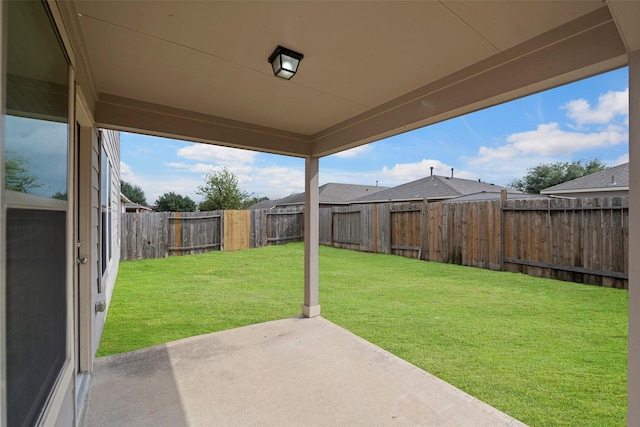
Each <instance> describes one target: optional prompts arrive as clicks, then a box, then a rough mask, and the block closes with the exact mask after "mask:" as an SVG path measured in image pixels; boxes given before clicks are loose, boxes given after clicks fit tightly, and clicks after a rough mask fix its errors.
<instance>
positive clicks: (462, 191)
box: [354, 175, 522, 203]
mask: <svg viewBox="0 0 640 427" xmlns="http://www.w3.org/2000/svg"><path fill="white" fill-rule="evenodd" d="M502 189H506V190H507V192H508V193H510V194H522V193H521V192H520V191H518V190H515V189H513V188H506V187H501V186H499V185H494V184H488V183H486V182H478V181H474V180H471V179H462V178H451V177H445V176H438V175H433V176H428V177H426V178H421V179H418V180H416V181H412V182H408V183H406V184H402V185H398V186H397V187H393V188H389V189H388V190H383V191H379V192H377V193H374V194H370V195H367V196H364V197H360V198H359V199H356V200H355V201H354V202H355V203H368V202H373V201H389V200H392V201H396V200H398V201H400V200H416V199H428V200H444V199H450V198H453V197H459V196H465V195H467V194H475V193H481V192H483V191H486V192H500V190H502Z"/></svg>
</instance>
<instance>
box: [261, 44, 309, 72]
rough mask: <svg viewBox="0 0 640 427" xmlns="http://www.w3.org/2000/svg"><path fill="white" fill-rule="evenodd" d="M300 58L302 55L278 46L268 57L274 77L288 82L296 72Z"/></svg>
mask: <svg viewBox="0 0 640 427" xmlns="http://www.w3.org/2000/svg"><path fill="white" fill-rule="evenodd" d="M302 58H304V55H303V54H301V53H298V52H294V51H292V50H289V49H287V48H286V47H282V46H278V47H277V48H276V50H274V51H273V53H272V54H271V56H270V57H269V63H270V64H271V67H272V68H273V74H274V75H275V76H277V77H280V78H283V79H285V80H290V79H291V77H293V76H294V75H295V74H296V71H298V65H299V64H300V61H301V60H302Z"/></svg>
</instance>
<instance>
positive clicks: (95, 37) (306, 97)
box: [60, 0, 638, 156]
mask: <svg viewBox="0 0 640 427" xmlns="http://www.w3.org/2000/svg"><path fill="white" fill-rule="evenodd" d="M60 5H61V8H62V9H65V11H66V16H67V17H71V18H72V20H73V22H70V25H73V24H74V23H76V20H77V22H79V28H80V31H79V33H80V37H79V40H78V41H77V44H78V45H82V46H81V47H80V46H79V47H78V49H79V50H84V51H86V52H88V57H89V61H88V66H87V68H88V73H89V74H92V75H93V79H94V82H93V85H94V86H95V88H96V89H95V90H96V92H97V94H95V96H96V97H97V98H98V101H99V102H98V103H97V106H96V119H97V121H98V122H100V124H101V125H104V126H109V127H113V128H118V129H126V130H134V131H141V132H145V133H151V134H158V135H164V136H172V137H182V138H184V139H190V140H198V141H203V142H212V143H221V144H223V145H231V146H239V147H240V146H242V147H245V148H253V149H258V150H263V151H271V152H281V153H285V154H293V155H301V156H304V155H311V154H313V155H325V154H329V153H331V152H336V151H339V150H342V149H346V148H350V147H352V146H356V145H359V144H362V143H366V142H369V141H371V140H375V139H378V138H380V137H384V136H387V135H390V134H394V133H397V132H401V131H406V130H409V129H412V128H415V127H417V126H422V125H424V124H429V123H433V122H435V121H438V120H442V119H445V118H448V117H452V116H454V115H456V114H461V113H464V112H466V111H470V110H472V109H474V108H481V107H484V106H487V105H490V104H494V103H496V102H502V101H505V100H507V99H511V98H513V97H515V96H522V95H525V94H527V93H532V92H534V91H537V90H542V89H545V88H547V87H551V86H553V85H557V84H561V83H566V82H569V81H571V80H573V79H576V78H582V77H586V76H588V75H591V74H594V73H597V72H603V71H606V70H608V69H611V68H614V67H618V66H622V65H624V64H625V63H626V62H625V61H626V55H625V53H626V48H625V44H624V43H625V42H626V43H627V44H628V42H627V41H626V40H625V39H624V37H622V36H621V35H620V34H619V31H620V28H619V27H617V26H616V22H615V21H614V19H613V18H612V16H611V13H610V10H609V7H608V6H607V4H605V3H603V2H602V1H600V0H594V1H570V2H569V1H518V2H502V1H498V2H484V1H411V2H401V1H381V2H354V1H353V2H352V1H346V2H314V1H300V2H280V1H273V2H271V1H264V2H242V1H235V2H205V1H161V2H153V1H124V2H118V1H90V2H75V4H70V3H66V2H63V3H60ZM74 7H75V9H74ZM629 13H632V14H633V13H636V14H637V13H638V7H635V8H631V12H628V11H626V12H624V16H628V15H629ZM71 18H67V19H71ZM635 22H637V21H635ZM629 28H632V29H633V30H630V31H635V26H633V25H629ZM277 45H283V46H285V47H288V48H290V49H293V50H296V51H299V52H301V53H303V54H304V59H303V61H302V62H301V65H300V68H299V72H298V74H297V75H296V76H295V77H294V78H293V79H292V80H290V81H285V80H282V79H278V78H276V77H274V76H273V74H272V72H271V68H270V65H269V63H268V62H267V58H268V57H269V55H270V54H271V52H272V51H273V50H274V48H275V47H276V46H277ZM547 59H548V60H549V61H550V62H549V63H545V60H547ZM506 73H508V74H506ZM505 75H506V76H507V77H505ZM465 82H466V84H467V85H465ZM471 83H474V84H473V85H472V86H469V85H470V84H471ZM470 87H472V88H473V89H472V90H470V89H469V88H470ZM474 92H477V93H474ZM415 101H419V102H421V103H419V104H416V105H417V107H415V106H412V102H415ZM195 122H197V123H195Z"/></svg>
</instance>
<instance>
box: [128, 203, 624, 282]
mask: <svg viewBox="0 0 640 427" xmlns="http://www.w3.org/2000/svg"><path fill="white" fill-rule="evenodd" d="M628 206H629V204H628V198H621V197H614V198H602V199H597V198H593V199H575V200H570V199H550V200H507V201H505V202H501V201H478V202H456V203H449V202H435V203H427V202H424V201H423V202H411V203H378V204H362V205H351V206H347V207H331V208H321V209H320V216H319V231H320V244H322V245H328V246H333V247H336V248H345V249H353V250H358V251H365V252H374V253H384V254H395V255H401V256H405V257H412V258H418V259H422V260H425V261H436V262H443V263H450V264H460V265H466V266H473V267H480V268H486V269H491V270H506V271H512V272H522V273H526V274H530V275H533V276H538V277H549V278H556V279H561V280H567V281H573V282H578V283H588V284H596V285H601V286H608V287H616V288H627V277H628V271H629V259H628V245H629V207H628ZM121 229H122V233H123V234H122V246H121V249H122V257H121V259H122V260H128V259H144V258H160V257H166V256H168V255H183V254H195V253H202V252H206V251H209V250H238V249H245V248H257V247H262V246H266V245H272V244H282V243H287V242H291V241H300V240H302V236H303V212H302V209H301V208H295V207H294V208H287V209H275V210H254V211H219V212H195V213H147V214H134V213H127V214H123V219H122V228H121Z"/></svg>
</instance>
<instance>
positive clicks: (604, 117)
mask: <svg viewBox="0 0 640 427" xmlns="http://www.w3.org/2000/svg"><path fill="white" fill-rule="evenodd" d="M562 108H563V109H566V110H567V116H568V117H569V118H570V119H572V120H573V121H575V122H576V124H578V125H579V126H582V125H585V124H606V123H610V122H611V121H612V120H613V119H614V118H615V117H616V116H627V117H628V116H629V88H627V89H625V90H623V91H610V92H607V93H605V94H603V95H600V97H599V98H598V105H597V106H596V107H595V108H591V105H590V104H589V101H587V100H586V99H582V98H581V99H575V100H572V101H569V102H567V103H566V104H564V105H563V106H562ZM628 120H629V119H628V118H627V119H626V120H625V122H626V123H627V124H628Z"/></svg>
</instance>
